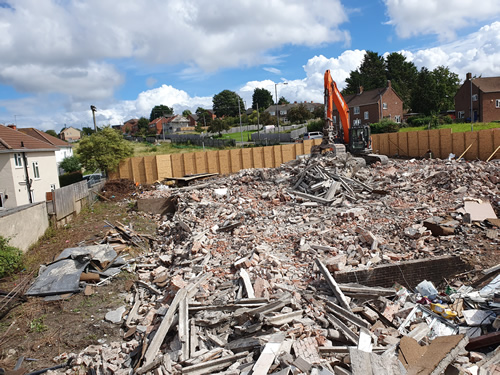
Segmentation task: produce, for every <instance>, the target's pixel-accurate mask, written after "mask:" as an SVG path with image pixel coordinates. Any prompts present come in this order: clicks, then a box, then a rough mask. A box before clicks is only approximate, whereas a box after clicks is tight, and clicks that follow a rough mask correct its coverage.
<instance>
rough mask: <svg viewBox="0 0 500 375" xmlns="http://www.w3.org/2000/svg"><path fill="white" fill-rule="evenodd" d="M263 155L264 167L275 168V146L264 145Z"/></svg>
mask: <svg viewBox="0 0 500 375" xmlns="http://www.w3.org/2000/svg"><path fill="white" fill-rule="evenodd" d="M262 155H263V158H264V167H265V168H274V165H275V164H274V153H273V146H268V147H263V148H262Z"/></svg>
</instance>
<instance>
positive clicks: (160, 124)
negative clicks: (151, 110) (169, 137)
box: [148, 115, 175, 135]
mask: <svg viewBox="0 0 500 375" xmlns="http://www.w3.org/2000/svg"><path fill="white" fill-rule="evenodd" d="M174 117H175V115H166V116H161V117H158V118H155V119H154V120H153V121H151V122H150V123H149V132H148V133H149V134H153V133H154V134H156V135H159V134H163V130H164V129H165V133H168V132H167V129H168V126H167V124H168V123H169V122H170V121H172V120H173V119H174Z"/></svg>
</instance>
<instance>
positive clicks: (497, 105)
mask: <svg viewBox="0 0 500 375" xmlns="http://www.w3.org/2000/svg"><path fill="white" fill-rule="evenodd" d="M495 103H496V104H495V105H496V107H497V108H500V99H497V100H496V101H495Z"/></svg>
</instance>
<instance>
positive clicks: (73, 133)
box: [59, 126, 82, 142]
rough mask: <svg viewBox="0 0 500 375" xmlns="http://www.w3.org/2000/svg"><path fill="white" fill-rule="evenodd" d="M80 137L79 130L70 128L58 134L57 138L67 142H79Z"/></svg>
mask: <svg viewBox="0 0 500 375" xmlns="http://www.w3.org/2000/svg"><path fill="white" fill-rule="evenodd" d="M81 137H82V134H81V132H80V130H78V129H75V128H74V127H72V126H70V127H69V128H64V129H63V130H61V132H60V133H59V138H61V139H62V140H64V141H67V142H76V141H78V140H80V138H81Z"/></svg>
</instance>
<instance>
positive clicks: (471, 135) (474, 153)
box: [464, 132, 479, 160]
mask: <svg viewBox="0 0 500 375" xmlns="http://www.w3.org/2000/svg"><path fill="white" fill-rule="evenodd" d="M478 138H479V132H466V133H465V144H466V145H467V147H468V146H469V145H472V146H471V147H470V148H469V150H468V151H467V152H466V153H465V155H464V158H465V159H466V160H476V159H477V158H478V157H479V142H478Z"/></svg>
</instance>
